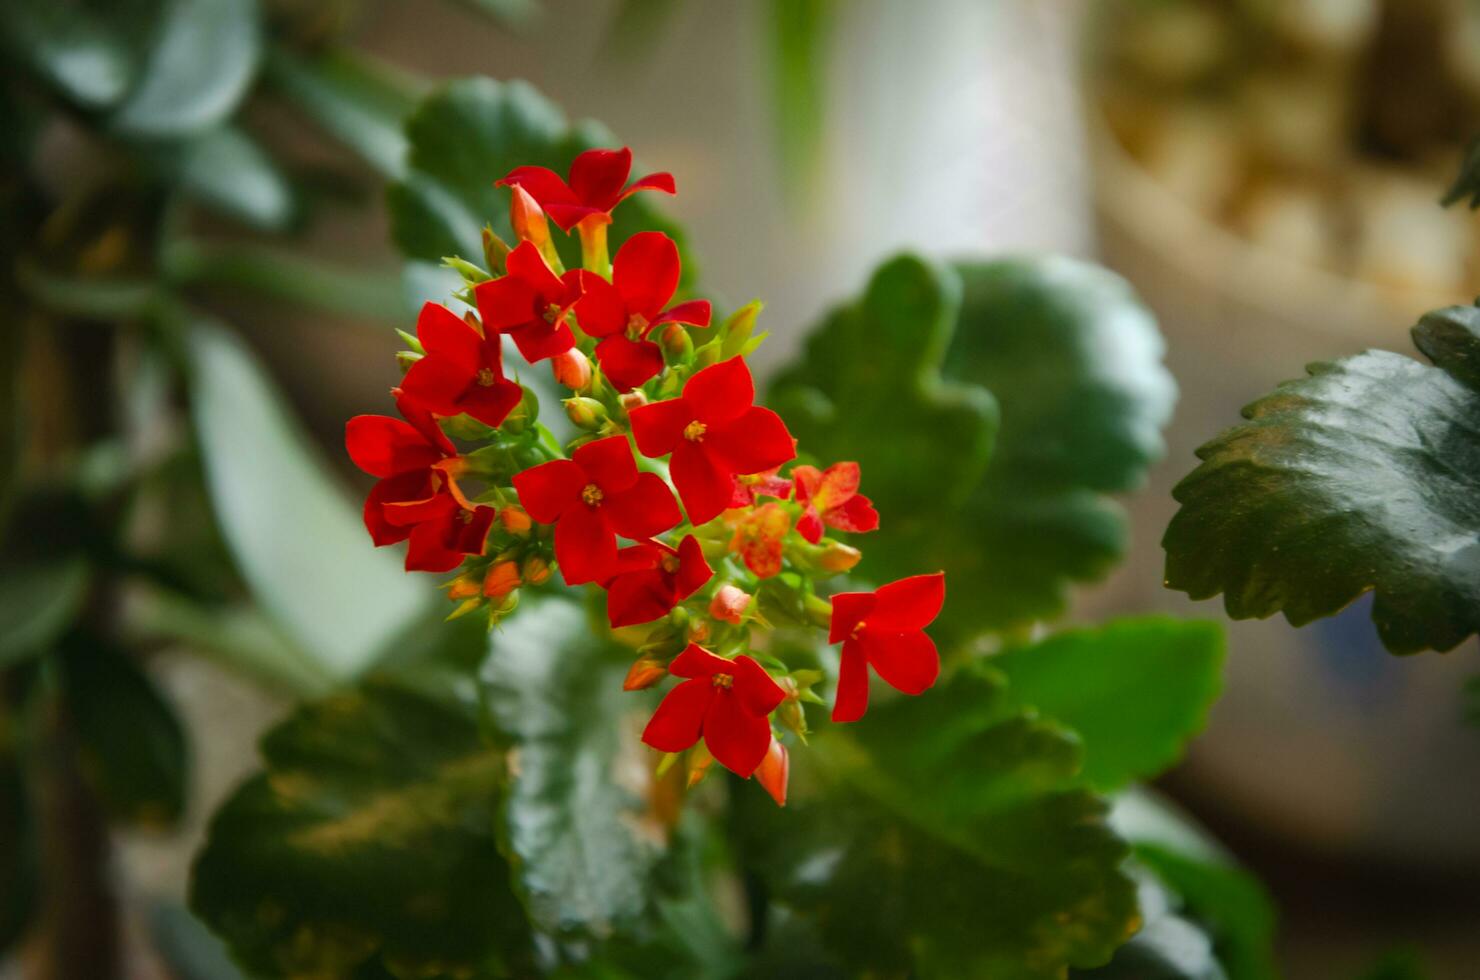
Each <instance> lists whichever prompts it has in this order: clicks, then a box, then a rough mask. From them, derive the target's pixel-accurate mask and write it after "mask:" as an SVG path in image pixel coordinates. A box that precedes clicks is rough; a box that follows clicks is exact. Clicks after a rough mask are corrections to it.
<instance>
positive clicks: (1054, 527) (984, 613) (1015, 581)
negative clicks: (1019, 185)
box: [772, 258, 1175, 643]
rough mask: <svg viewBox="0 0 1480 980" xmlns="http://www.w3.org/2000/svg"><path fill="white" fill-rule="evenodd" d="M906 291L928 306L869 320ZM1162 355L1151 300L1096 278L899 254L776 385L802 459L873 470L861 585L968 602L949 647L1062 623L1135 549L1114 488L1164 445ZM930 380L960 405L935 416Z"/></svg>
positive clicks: (950, 625) (1082, 268) (951, 611)
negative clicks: (928, 579)
mask: <svg viewBox="0 0 1480 980" xmlns="http://www.w3.org/2000/svg"><path fill="white" fill-rule="evenodd" d="M906 273H908V275H907V276H906ZM891 279H892V280H897V281H899V283H900V285H901V286H907V287H908V290H909V292H908V294H907V295H909V296H911V297H913V301H912V303H911V304H909V305H896V306H895V307H894V308H893V309H890V308H889V307H887V306H885V305H883V304H877V303H876V304H872V305H873V312H872V313H863V312H860V309H861V310H869V309H870V306H871V303H870V300H869V298H868V297H874V296H876V295H877V292H878V290H879V289H880V286H881V284H882V283H884V282H888V281H890V280H891ZM870 321H872V326H870V327H869V328H867V329H860V328H859V327H858V326H857V324H860V323H869V322H870ZM1161 352H1162V341H1161V337H1160V335H1159V334H1158V333H1157V331H1156V327H1155V324H1154V322H1153V320H1152V319H1151V317H1150V315H1149V314H1148V313H1147V312H1146V310H1145V308H1144V307H1142V306H1141V305H1140V303H1139V302H1138V301H1137V299H1136V297H1135V295H1134V293H1132V292H1131V290H1130V288H1129V287H1128V286H1127V285H1126V283H1125V282H1124V281H1123V280H1121V279H1120V278H1118V277H1116V276H1114V275H1112V274H1110V273H1109V272H1106V271H1105V270H1103V269H1100V268H1098V267H1095V266H1092V265H1088V264H1085V263H1082V262H1077V261H1074V260H1070V259H1056V258H1041V259H1007V260H1002V261H997V262H986V263H970V264H963V265H960V266H957V267H956V268H955V269H954V270H948V269H939V268H932V267H930V266H927V265H925V264H923V263H921V262H919V261H918V260H914V259H897V260H895V261H893V262H891V263H889V264H888V265H886V266H885V267H884V268H883V269H882V270H881V271H880V272H879V273H878V274H876V276H875V279H874V282H873V284H871V285H870V287H869V292H868V294H867V297H866V298H865V300H864V302H863V303H862V304H861V306H860V307H854V308H845V309H844V310H843V311H841V312H839V313H835V314H834V315H833V316H832V317H831V318H830V319H829V320H827V321H825V322H824V324H823V326H822V327H821V328H819V330H818V331H817V332H816V333H815V334H814V335H813V337H812V339H811V340H810V341H809V343H808V345H807V353H806V356H805V358H804V360H803V361H802V362H801V363H800V364H798V365H796V366H794V367H793V368H792V369H791V370H789V371H787V372H786V373H784V374H783V375H782V376H781V377H780V378H779V379H778V380H777V381H776V383H775V385H774V386H773V389H772V391H773V397H774V399H775V402H776V404H777V405H778V407H779V408H781V410H782V412H783V414H785V415H786V418H787V420H788V422H789V423H791V424H792V427H793V431H794V432H795V433H796V435H797V436H798V437H799V438H800V439H801V448H802V449H803V450H804V451H807V452H811V453H814V454H816V455H818V456H819V457H821V458H822V459H824V460H835V459H856V460H858V461H859V462H860V463H861V464H862V466H863V491H864V492H865V493H867V494H869V495H870V496H871V497H874V498H875V502H876V503H877V504H878V505H879V510H880V515H881V520H882V524H881V528H880V530H879V531H878V532H877V533H875V534H873V535H870V536H868V537H866V538H860V539H859V540H858V542H857V543H858V545H859V546H860V547H862V548H863V549H864V551H865V560H864V564H863V565H862V566H861V567H860V571H861V573H862V574H864V575H867V576H869V577H871V578H873V579H876V580H885V579H889V578H894V577H897V576H902V575H908V574H912V573H916V572H920V571H923V570H933V569H944V570H945V571H946V574H947V581H948V582H949V583H950V588H951V594H952V597H953V598H954V597H955V596H965V597H969V600H968V601H962V602H957V601H948V602H947V604H946V608H945V611H944V613H943V615H942V618H941V619H940V620H939V622H938V626H937V629H938V631H939V636H940V638H941V639H943V640H945V641H947V642H948V643H949V642H956V641H959V640H963V639H966V638H968V637H970V636H971V635H973V634H975V633H978V632H980V631H982V630H985V629H1000V628H1006V627H1012V626H1020V625H1023V624H1026V623H1029V622H1032V621H1034V620H1038V619H1042V618H1045V617H1048V616H1052V615H1055V614H1057V613H1059V612H1061V611H1062V609H1063V607H1064V605H1065V602H1066V601H1067V590H1068V587H1069V585H1070V584H1071V583H1074V582H1085V581H1092V580H1094V579H1097V578H1099V577H1100V576H1102V575H1103V574H1104V573H1105V572H1106V571H1107V570H1108V569H1109V568H1110V567H1111V566H1112V565H1113V564H1114V563H1115V562H1116V561H1117V560H1119V559H1120V558H1121V557H1122V556H1123V554H1124V552H1125V548H1126V543H1127V542H1126V526H1125V517H1124V514H1123V513H1122V511H1121V509H1120V508H1119V507H1118V506H1117V505H1116V504H1115V503H1114V502H1113V501H1112V500H1110V499H1109V498H1108V497H1107V496H1106V495H1107V494H1112V493H1120V492H1124V491H1127V490H1130V489H1133V488H1134V487H1136V486H1137V485H1139V483H1140V482H1141V480H1142V479H1143V477H1144V474H1145V470H1146V468H1147V466H1149V465H1150V463H1151V462H1152V461H1154V460H1155V459H1156V458H1157V457H1158V456H1159V454H1160V453H1161V451H1162V442H1161V436H1160V428H1161V426H1162V425H1164V424H1165V422H1166V420H1167V418H1168V415H1169V413H1170V411H1171V407H1172V404H1173V401H1174V400H1175V386H1174V385H1173V383H1172V380H1171V377H1170V375H1168V374H1167V372H1166V370H1165V369H1164V368H1163V367H1162V365H1161ZM942 379H944V380H942ZM921 385H923V386H924V388H925V390H926V391H930V390H931V389H934V390H936V391H941V390H942V389H943V388H944V390H945V391H946V392H949V393H950V399H951V404H948V405H939V404H936V405H933V406H932V405H930V403H929V402H926V403H925V405H926V406H929V407H930V408H931V411H932V412H934V413H936V414H938V415H939V416H940V418H938V419H935V418H932V417H931V416H929V415H923V414H921V412H920V408H921V407H922V406H921V400H920V397H919V396H918V395H917V394H916V393H915V392H916V390H917V388H918V387H919V386H921ZM947 386H948V387H947ZM994 404H995V407H996V409H997V414H1000V422H998V423H997V425H996V426H995V428H996V445H995V449H993V450H992V452H991V453H990V462H986V440H985V439H984V438H983V437H982V436H981V433H982V432H983V430H989V425H990V423H989V420H991V421H996V417H995V415H993V414H992V413H991V409H990V408H989V406H992V405H994ZM984 463H985V469H983V464H984Z"/></svg>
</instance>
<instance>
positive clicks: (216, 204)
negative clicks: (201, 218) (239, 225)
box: [157, 126, 294, 231]
mask: <svg viewBox="0 0 1480 980" xmlns="http://www.w3.org/2000/svg"><path fill="white" fill-rule="evenodd" d="M171 150H172V152H171V151H165V152H170V153H171V155H172V156H174V155H178V158H177V161H176V162H174V163H173V164H172V169H174V171H175V173H176V176H177V178H178V179H179V181H180V183H181V185H182V186H183V187H184V189H185V190H186V191H187V192H189V193H190V194H192V195H194V196H195V197H196V198H198V199H199V200H200V201H201V202H202V203H204V204H206V205H209V206H210V207H212V208H215V209H216V210H218V211H220V212H222V213H223V214H227V215H230V216H231V217H233V218H237V219H239V220H241V221H244V222H246V223H247V224H249V225H252V226H253V227H256V228H260V229H263V230H264V231H281V230H283V229H284V228H286V227H287V226H288V224H289V222H290V221H292V219H293V214H294V201H293V188H292V187H291V186H290V185H289V183H288V178H287V175H285V174H284V173H283V172H282V170H280V169H279V168H278V165H277V162H276V161H275V160H273V159H272V157H270V156H268V155H267V153H266V152H265V151H264V150H263V149H262V147H260V146H259V145H258V144H257V143H256V142H255V141H254V140H252V139H251V138H250V137H249V136H247V134H245V133H243V132H242V131H241V130H239V129H236V128H234V127H231V126H221V127H218V128H216V129H213V130H210V131H209V132H206V133H203V134H202V135H200V136H198V137H196V138H194V139H192V140H190V141H189V142H188V143H187V144H185V145H184V146H181V147H178V148H171ZM157 155H158V154H157Z"/></svg>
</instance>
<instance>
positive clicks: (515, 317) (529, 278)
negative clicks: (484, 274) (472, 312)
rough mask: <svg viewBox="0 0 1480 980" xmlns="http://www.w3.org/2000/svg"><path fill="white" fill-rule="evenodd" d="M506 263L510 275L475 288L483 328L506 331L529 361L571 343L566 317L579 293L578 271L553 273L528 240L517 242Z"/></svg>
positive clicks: (547, 354)
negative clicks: (561, 274) (563, 273)
mask: <svg viewBox="0 0 1480 980" xmlns="http://www.w3.org/2000/svg"><path fill="white" fill-rule="evenodd" d="M506 262H507V267H508V270H509V274H508V275H506V276H502V277H500V278H498V279H490V280H488V281H487V282H481V283H479V284H478V285H477V286H475V287H473V297H474V299H476V300H477V302H478V313H479V315H480V316H482V317H483V329H484V330H485V331H487V332H489V333H490V334H494V333H500V334H508V335H509V337H510V338H512V339H513V341H514V346H516V347H518V348H519V353H520V354H521V355H523V356H524V359H525V360H526V361H529V362H530V363H531V364H533V363H534V362H535V361H541V360H544V359H545V358H547V357H554V356H555V355H556V354H564V353H565V352H566V351H568V350H570V349H571V348H572V347H574V346H575V343H576V342H575V338H574V337H573V336H572V335H571V332H570V325H569V324H567V323H566V322H565V317H566V314H568V313H569V312H570V308H571V307H572V306H574V305H575V303H576V300H578V299H580V296H581V286H580V271H579V270H572V271H570V272H567V273H566V274H565V275H564V276H557V275H556V274H555V273H554V272H552V271H551V270H550V267H549V265H547V264H546V263H545V260H544V258H543V257H542V256H541V255H540V251H539V249H537V248H535V246H534V245H532V244H531V243H529V242H521V243H520V245H519V247H518V248H516V249H514V251H512V252H510V253H509V257H508V259H507V260H506Z"/></svg>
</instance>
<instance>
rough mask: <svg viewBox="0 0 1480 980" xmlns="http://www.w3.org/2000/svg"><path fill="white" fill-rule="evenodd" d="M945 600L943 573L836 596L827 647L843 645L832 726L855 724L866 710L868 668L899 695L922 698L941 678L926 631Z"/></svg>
mask: <svg viewBox="0 0 1480 980" xmlns="http://www.w3.org/2000/svg"><path fill="white" fill-rule="evenodd" d="M945 598H946V577H945V573H943V572H937V573H935V574H934V575H914V576H911V577H910V578H904V579H900V580H899V581H898V582H891V583H890V584H888V585H883V586H880V587H879V589H878V590H877V591H875V592H840V593H838V594H837V595H835V596H833V597H832V607H833V612H832V629H831V631H830V632H829V635H828V642H829V643H837V642H838V641H839V640H841V641H842V642H843V653H842V662H841V664H840V665H839V668H838V695H837V701H836V703H834V705H833V713H832V718H833V721H857V720H858V719H859V718H862V717H863V713H864V712H865V711H866V710H868V668H869V667H872V668H873V669H874V671H875V672H876V673H877V674H878V675H879V676H880V677H882V678H883V679H884V681H885V682H886V683H887V684H889V686H890V687H893V688H894V689H895V690H898V691H903V692H904V693H905V694H921V693H923V692H924V691H925V690H926V689H928V688H929V687H930V686H931V685H932V684H934V683H935V679H936V677H937V676H939V674H940V655H939V654H938V653H937V652H936V649H935V641H934V640H932V639H931V638H930V637H929V636H927V635H926V634H925V632H924V630H925V627H926V626H929V625H930V623H931V622H932V621H933V620H934V619H935V617H936V616H937V615H939V614H940V607H941V605H942V604H943V603H944V602H945Z"/></svg>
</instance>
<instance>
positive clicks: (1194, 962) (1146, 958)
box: [1069, 872, 1230, 980]
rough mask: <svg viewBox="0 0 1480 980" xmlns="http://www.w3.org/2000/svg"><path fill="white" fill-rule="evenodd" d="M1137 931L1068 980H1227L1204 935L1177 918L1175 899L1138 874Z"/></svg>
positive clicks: (1157, 882)
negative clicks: (1095, 964)
mask: <svg viewBox="0 0 1480 980" xmlns="http://www.w3.org/2000/svg"><path fill="white" fill-rule="evenodd" d="M1136 904H1137V905H1138V906H1139V907H1140V910H1141V928H1140V929H1139V930H1137V932H1136V934H1135V935H1134V936H1132V937H1131V940H1130V942H1128V943H1126V944H1125V945H1124V946H1122V947H1120V948H1119V949H1117V950H1116V951H1115V955H1114V956H1113V957H1112V958H1111V960H1110V962H1109V963H1107V964H1105V965H1104V966H1102V967H1097V968H1096V969H1093V970H1074V971H1071V972H1070V974H1069V976H1070V977H1071V978H1072V980H1230V978H1229V976H1228V974H1227V973H1226V972H1225V971H1224V969H1223V965H1222V964H1221V963H1219V962H1218V956H1217V952H1216V950H1215V949H1214V946H1213V940H1212V939H1211V938H1210V937H1209V936H1208V934H1207V932H1205V931H1204V930H1203V929H1201V928H1199V927H1198V925H1197V924H1196V923H1195V922H1193V921H1191V920H1189V919H1188V918H1186V917H1185V916H1184V915H1182V914H1180V913H1181V909H1180V908H1179V900H1178V897H1177V896H1176V895H1174V894H1172V893H1171V892H1169V891H1168V890H1167V889H1166V888H1165V887H1164V886H1163V885H1162V884H1161V882H1160V881H1158V880H1157V879H1156V878H1154V877H1152V876H1151V875H1149V874H1147V873H1146V872H1141V874H1140V877H1139V887H1138V888H1137V890H1136Z"/></svg>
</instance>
